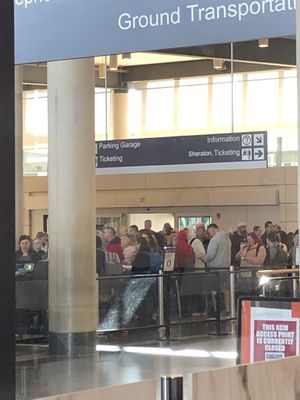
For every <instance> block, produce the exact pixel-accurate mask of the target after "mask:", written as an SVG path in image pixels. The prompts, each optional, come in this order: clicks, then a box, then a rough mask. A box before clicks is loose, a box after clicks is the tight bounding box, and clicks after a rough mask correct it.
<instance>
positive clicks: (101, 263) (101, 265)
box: [96, 235, 106, 275]
mask: <svg viewBox="0 0 300 400" xmlns="http://www.w3.org/2000/svg"><path fill="white" fill-rule="evenodd" d="M102 244H103V242H102V240H101V239H100V237H99V236H97V235H96V271H97V274H98V275H103V274H105V272H106V271H105V252H104V250H103V245H102Z"/></svg>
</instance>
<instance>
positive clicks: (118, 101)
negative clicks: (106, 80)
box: [113, 90, 128, 139]
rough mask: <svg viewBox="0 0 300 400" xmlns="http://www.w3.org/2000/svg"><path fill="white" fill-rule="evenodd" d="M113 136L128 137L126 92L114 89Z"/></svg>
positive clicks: (116, 137)
mask: <svg viewBox="0 0 300 400" xmlns="http://www.w3.org/2000/svg"><path fill="white" fill-rule="evenodd" d="M113 138H114V139H127V138H128V92H124V91H121V92H120V91H118V90H115V91H114V94H113Z"/></svg>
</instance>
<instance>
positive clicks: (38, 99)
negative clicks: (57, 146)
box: [23, 90, 48, 143]
mask: <svg viewBox="0 0 300 400" xmlns="http://www.w3.org/2000/svg"><path fill="white" fill-rule="evenodd" d="M23 98H24V101H23V105H24V131H25V143H26V142H27V140H26V137H27V138H28V139H29V137H30V136H33V137H34V138H38V137H46V136H48V98H47V90H30V91H26V92H24V97H23Z"/></svg>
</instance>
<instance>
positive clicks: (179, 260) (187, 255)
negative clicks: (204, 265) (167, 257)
mask: <svg viewBox="0 0 300 400" xmlns="http://www.w3.org/2000/svg"><path fill="white" fill-rule="evenodd" d="M175 263H176V268H178V269H180V270H182V271H184V270H185V269H186V268H193V267H194V266H195V253H194V250H193V248H192V246H190V245H189V244H188V232H187V231H186V230H185V229H183V230H182V231H180V232H179V233H178V236H177V244H176V261H175Z"/></svg>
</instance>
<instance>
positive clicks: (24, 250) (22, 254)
mask: <svg viewBox="0 0 300 400" xmlns="http://www.w3.org/2000/svg"><path fill="white" fill-rule="evenodd" d="M15 257H16V263H26V262H33V263H36V262H38V261H40V260H41V256H40V255H39V254H38V253H35V252H34V251H33V250H32V247H31V239H30V236H27V235H22V236H20V239H19V250H17V251H16V253H15Z"/></svg>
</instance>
